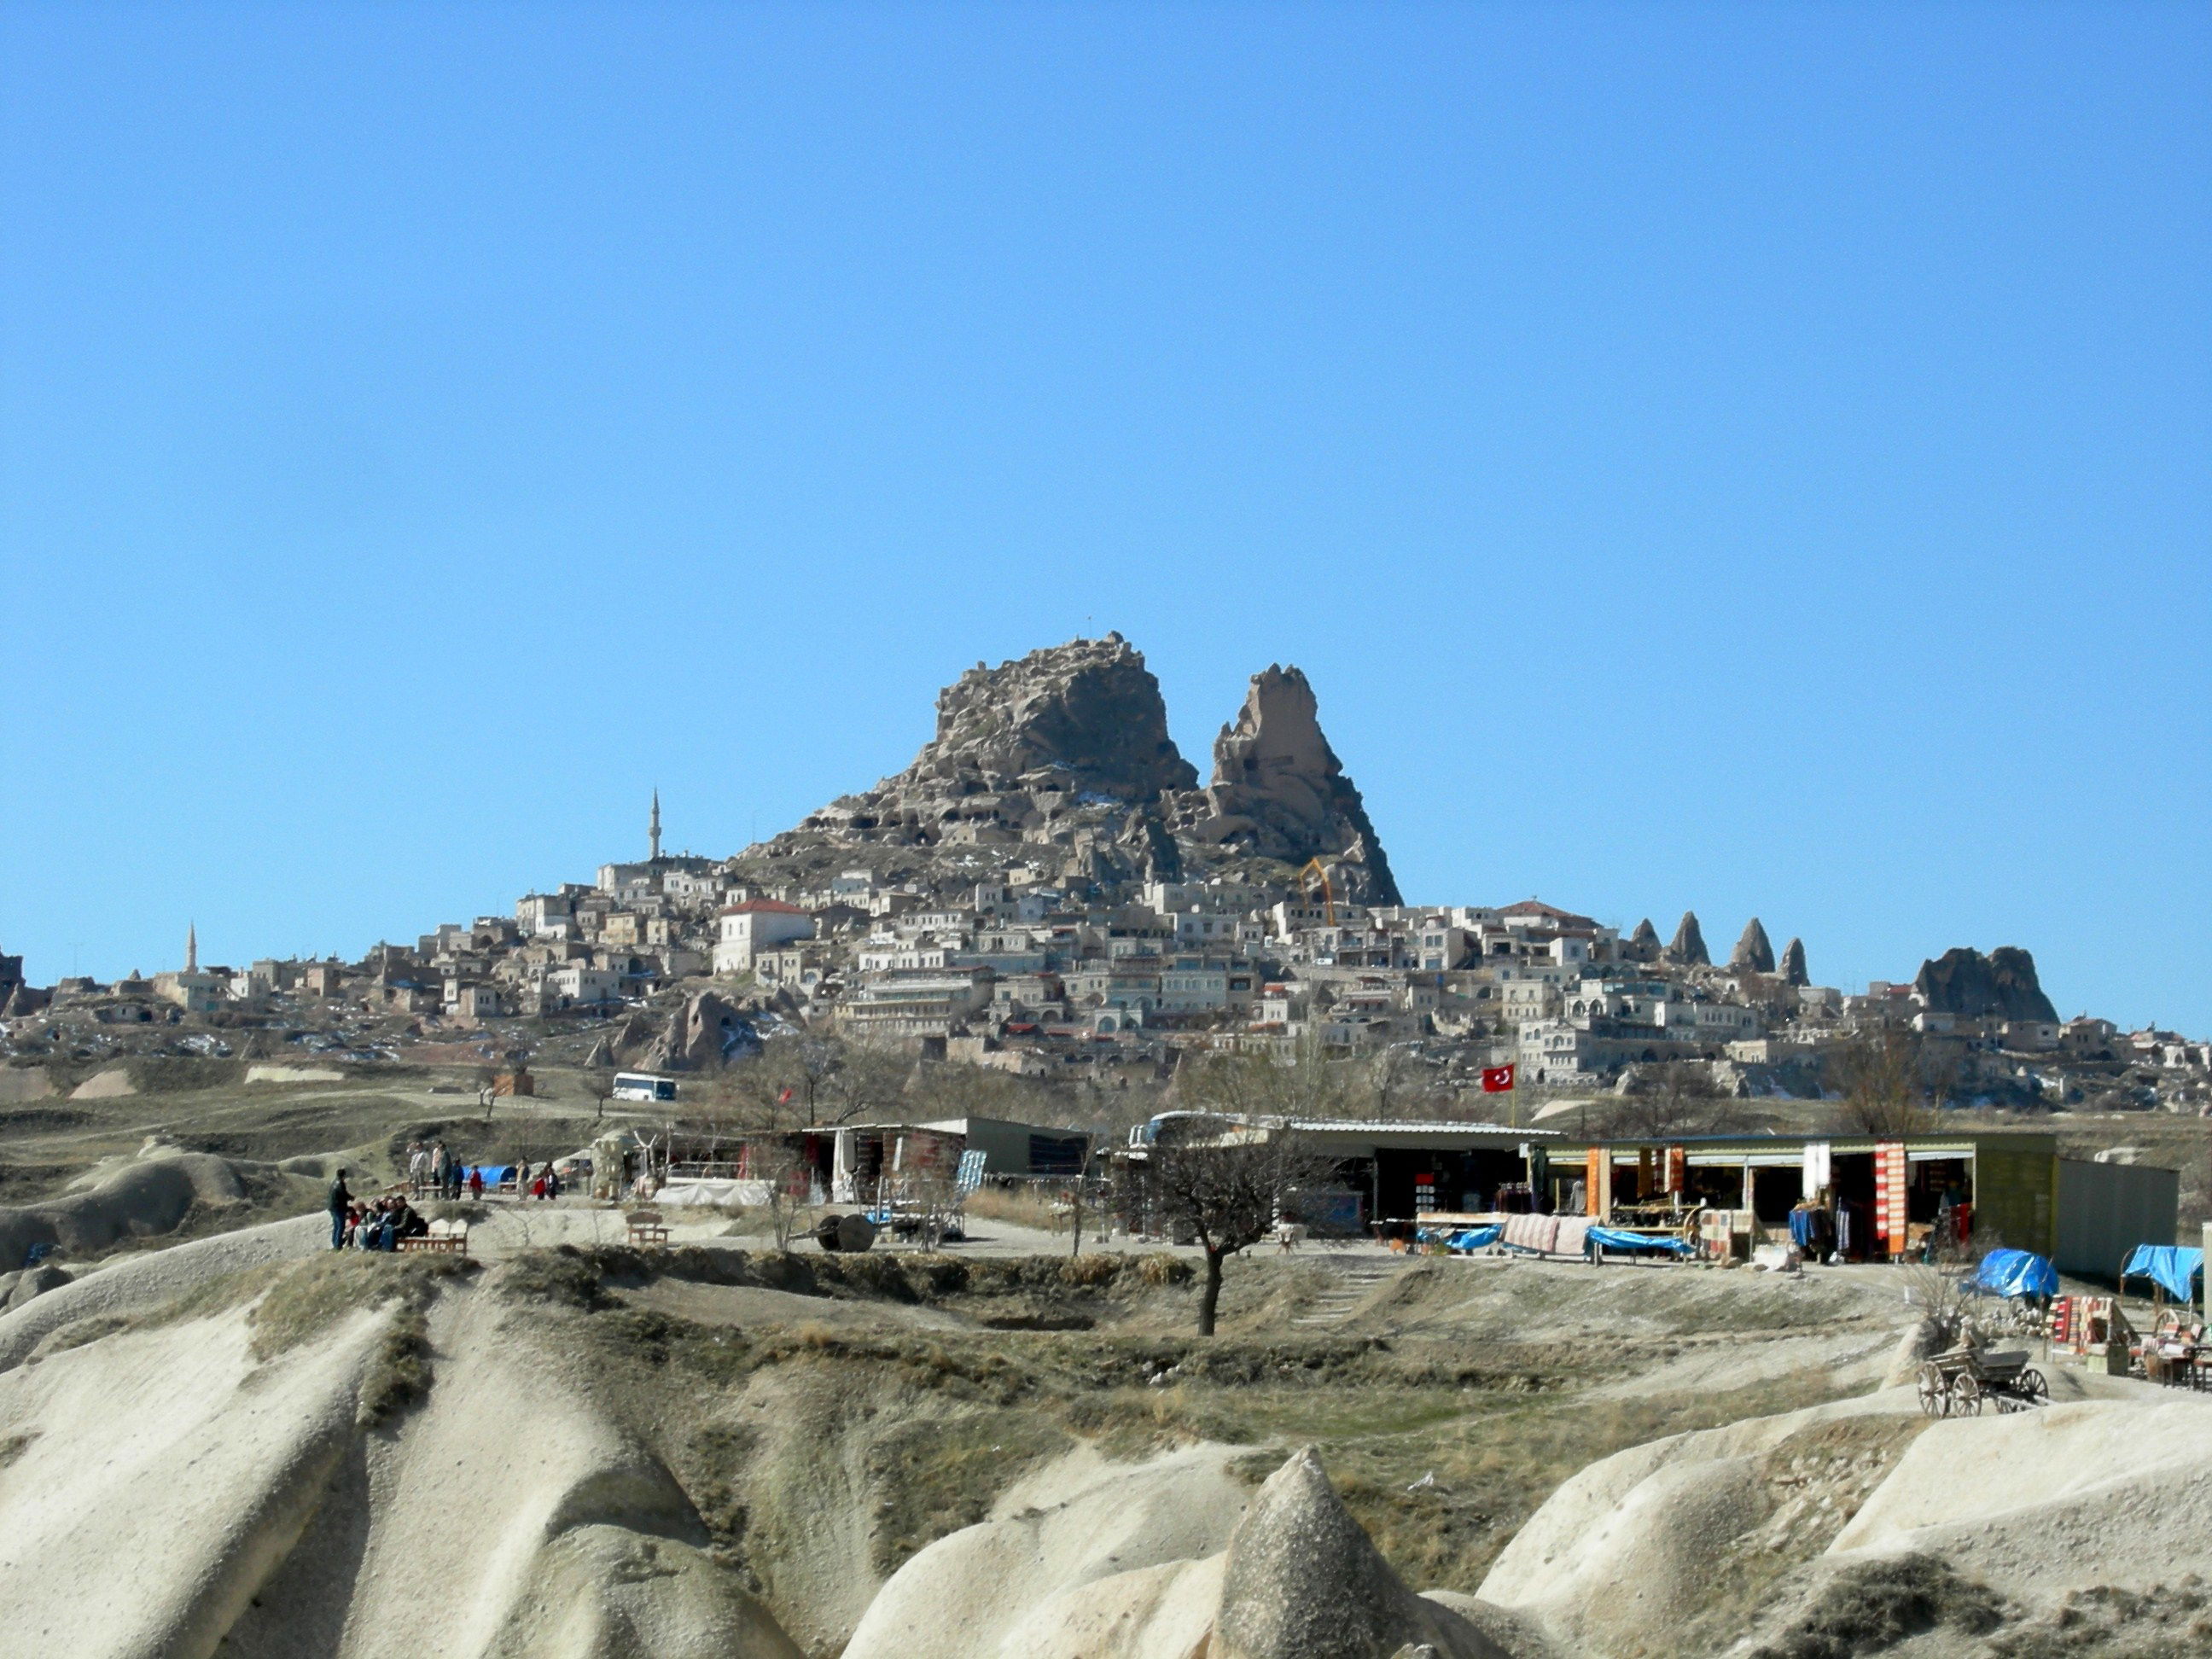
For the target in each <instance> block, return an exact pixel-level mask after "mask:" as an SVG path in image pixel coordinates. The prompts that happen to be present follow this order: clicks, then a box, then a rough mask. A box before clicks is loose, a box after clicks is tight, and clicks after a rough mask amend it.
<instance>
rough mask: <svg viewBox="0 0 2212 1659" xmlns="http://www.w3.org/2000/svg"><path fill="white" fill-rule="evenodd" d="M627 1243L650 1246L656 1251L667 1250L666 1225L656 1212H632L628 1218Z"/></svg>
mask: <svg viewBox="0 0 2212 1659" xmlns="http://www.w3.org/2000/svg"><path fill="white" fill-rule="evenodd" d="M629 1242H630V1243H633V1244H640V1245H643V1244H650V1245H652V1246H653V1248H654V1249H662V1250H665V1249H667V1248H668V1224H667V1223H666V1222H665V1221H664V1220H662V1219H661V1216H660V1212H659V1211H658V1210H636V1211H633V1212H631V1214H630V1218H629Z"/></svg>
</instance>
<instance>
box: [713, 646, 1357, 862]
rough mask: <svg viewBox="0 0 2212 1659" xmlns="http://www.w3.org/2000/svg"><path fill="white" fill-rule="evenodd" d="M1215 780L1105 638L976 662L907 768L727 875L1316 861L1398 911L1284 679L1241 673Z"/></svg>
mask: <svg viewBox="0 0 2212 1659" xmlns="http://www.w3.org/2000/svg"><path fill="white" fill-rule="evenodd" d="M1213 759H1214V766H1213V775H1212V782H1211V784H1210V785H1209V787H1206V788H1205V789H1200V787H1198V774H1197V771H1196V769H1194V767H1193V766H1192V765H1191V763H1189V762H1188V760H1186V759H1185V758H1184V757H1183V756H1182V752H1181V751H1180V750H1178V749H1177V748H1176V743H1175V739H1174V738H1172V737H1170V735H1169V733H1168V722H1167V704H1166V702H1165V700H1164V698H1163V697H1162V696H1161V695H1160V687H1159V681H1158V679H1157V678H1154V676H1153V674H1152V671H1151V670H1150V669H1148V668H1147V667H1146V665H1145V659H1144V657H1143V654H1142V653H1139V652H1138V651H1137V650H1136V649H1135V648H1134V647H1132V646H1131V645H1130V644H1129V642H1128V641H1126V640H1124V639H1123V638H1122V637H1121V635H1119V634H1109V635H1106V637H1105V638H1103V639H1101V640H1074V641H1070V642H1068V643H1067V644H1066V645H1061V646H1055V647H1049V648H1048V649H1045V650H1041V651H1033V652H1031V653H1030V654H1029V655H1027V656H1025V657H1023V658H1020V659H1017V660H1013V661H1009V662H1004V663H1001V664H1000V665H999V666H998V667H996V668H991V667H987V666H986V665H983V664H981V663H978V664H977V665H975V667H974V668H973V669H971V670H969V671H968V672H967V673H965V674H963V675H962V676H961V677H960V678H959V679H958V680H957V681H956V682H954V683H953V684H951V685H949V686H947V687H946V688H945V690H943V691H942V692H940V693H939V696H938V700H937V735H936V736H935V737H934V738H932V739H931V740H930V741H929V742H928V743H927V744H924V745H923V746H922V750H921V753H920V754H919V755H917V756H915V761H914V764H913V765H911V766H909V767H908V768H907V769H906V770H904V771H903V772H900V773H898V774H896V775H894V776H891V777H888V778H885V779H884V780H883V781H880V782H879V783H878V784H877V785H876V787H874V788H872V789H869V790H865V791H862V792H861V793H858V794H853V795H846V796H842V797H841V798H839V799H836V800H835V801H832V802H831V803H830V804H829V805H827V806H824V807H823V808H822V809H820V810H819V811H816V812H813V813H811V814H810V815H809V816H808V817H806V818H805V820H804V821H803V822H802V823H800V824H799V826H798V827H797V828H796V829H792V830H788V831H787V832H785V833H784V834H782V835H780V836H775V838H774V839H773V840H771V841H769V842H763V843H760V844H759V845H757V846H755V847H750V848H747V849H746V850H745V851H744V853H743V854H740V855H739V856H738V859H737V860H734V863H735V864H736V865H737V866H738V868H739V870H740V871H741V872H744V873H749V874H755V875H757V876H758V878H761V879H762V880H763V881H787V880H789V879H791V878H793V877H794V876H796V877H798V878H801V879H803V880H811V879H814V878H819V877H822V876H824V875H827V874H829V873H832V872H835V871H836V870H838V869H840V868H843V867H845V866H854V867H866V868H868V869H870V870H872V871H874V872H877V873H878V874H884V875H896V877H898V878H901V879H905V880H915V881H919V882H921V883H923V884H929V885H933V886H934V887H936V888H937V889H939V890H942V891H945V892H948V893H949V892H951V891H954V890H958V889H961V888H963V887H967V886H969V885H972V884H974V883H975V882H977V881H979V880H984V879H987V878H991V877H992V876H993V875H994V874H996V873H999V872H1007V871H1011V870H1013V869H1015V868H1017V867H1022V868H1024V869H1026V870H1027V872H1029V873H1030V876H1031V877H1033V878H1035V879H1036V880H1038V881H1040V882H1044V883H1060V884H1074V885H1079V886H1085V887H1101V888H1106V889H1112V888H1114V887H1116V886H1120V885H1125V884H1131V883H1135V882H1140V881H1146V880H1161V881H1176V880H1185V879H1205V878H1209V877H1220V878H1224V879H1229V880H1239V881H1256V882H1262V883H1273V884H1288V883H1290V882H1291V880H1292V879H1293V878H1294V875H1295V872H1296V871H1297V868H1298V867H1300V866H1304V864H1306V863H1307V862H1308V861H1309V860H1313V859H1316V858H1318V859H1320V860H1322V863H1323V865H1324V866H1327V867H1328V870H1329V872H1330V875H1331V878H1332V881H1333V883H1334V886H1335V890H1336V891H1337V893H1338V896H1340V897H1345V898H1351V899H1360V900H1364V901H1367V902H1375V903H1386V904H1388V903H1396V902H1398V898H1399V895H1398V888H1397V884H1396V882H1395V879H1394V878H1393V877H1392V876H1391V873H1390V866H1389V860H1388V858H1387V857H1386V856H1385V855H1384V854H1383V848H1382V843H1381V842H1380V840H1379V839H1378V837H1377V836H1376V833H1375V827H1374V825H1373V824H1372V823H1370V821H1369V819H1368V817H1367V812H1366V808H1365V806H1364V804H1363V803H1362V801H1361V799H1360V795H1359V791H1358V788H1357V787H1355V786H1354V785H1353V783H1352V780H1351V779H1350V778H1349V777H1347V776H1346V775H1345V772H1344V768H1343V764H1342V763H1341V762H1340V761H1339V760H1338V758H1337V757H1336V754H1335V751H1334V750H1332V749H1331V748H1330V747H1329V744H1328V738H1326V737H1324V736H1323V735H1322V730H1321V725H1320V721H1319V719H1318V715H1317V707H1316V701H1315V697H1314V693H1313V688H1312V687H1311V685H1310V684H1309V683H1308V682H1307V680H1306V677H1305V676H1304V673H1302V672H1301V671H1299V670H1297V668H1295V667H1292V668H1283V667H1279V666H1274V667H1270V668H1268V669H1267V671H1266V672H1264V673H1261V674H1258V675H1255V676H1254V677H1253V680H1252V685H1251V690H1250V692H1249V695H1248V696H1247V697H1246V699H1245V702H1244V707H1243V710H1242V711H1241V712H1240V713H1239V714H1238V715H1237V720H1235V721H1234V722H1233V723H1232V724H1230V725H1227V726H1223V728H1222V731H1221V736H1220V738H1219V739H1218V741H1217V742H1216V744H1215V745H1214V757H1213Z"/></svg>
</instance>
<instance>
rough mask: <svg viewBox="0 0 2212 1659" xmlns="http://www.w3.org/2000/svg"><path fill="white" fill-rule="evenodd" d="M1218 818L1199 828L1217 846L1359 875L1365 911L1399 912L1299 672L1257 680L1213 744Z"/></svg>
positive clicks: (1211, 790) (1355, 882) (1210, 790)
mask: <svg viewBox="0 0 2212 1659" xmlns="http://www.w3.org/2000/svg"><path fill="white" fill-rule="evenodd" d="M1206 802H1207V805H1209V806H1210V807H1211V808H1212V816H1211V817H1209V818H1208V819H1206V820H1205V821H1204V822H1202V823H1200V824H1199V825H1198V826H1196V831H1197V833H1198V834H1199V836H1200V837H1201V838H1203V839H1204V840H1206V842H1211V843H1214V844H1231V845H1237V846H1240V847H1243V848H1249V850H1250V851H1252V852H1254V853H1256V854H1260V855H1261V857H1263V858H1271V859H1279V860H1283V861H1284V862H1285V863H1288V864H1300V865H1302V864H1304V863H1305V862H1306V861H1307V860H1310V859H1316V858H1318V859H1320V860H1322V861H1323V862H1324V863H1329V862H1335V863H1338V864H1340V865H1342V866H1346V867H1347V868H1348V869H1349V870H1350V872H1352V878H1353V879H1352V883H1351V884H1350V885H1351V886H1352V888H1353V890H1352V891H1351V892H1350V893H1348V894H1347V895H1346V896H1348V897H1350V898H1352V899H1353V900H1355V901H1357V902H1365V903H1371V904H1396V903H1399V902H1401V900H1400V898H1399V896H1398V884H1397V881H1396V880H1395V878H1393V877H1392V875H1391V873H1390V861H1389V859H1388V858H1386V857H1385V856H1384V854H1383V847H1382V843H1381V842H1379V841H1378V840H1377V839H1376V835H1375V826H1374V824H1373V823H1370V821H1369V819H1368V817H1367V808H1366V805H1365V804H1364V802H1362V800H1361V799H1360V798H1359V791H1358V788H1357V787H1355V786H1354V785H1353V783H1352V780H1351V779H1350V778H1348V777H1346V775H1345V774H1344V764H1343V763H1342V762H1341V761H1340V760H1338V759H1337V757H1336V751H1335V750H1333V749H1331V748H1330V747H1329V746H1328V738H1326V737H1324V736H1322V729H1321V720H1320V718H1319V706H1318V704H1317V703H1316V701H1315V698H1314V693H1313V687H1312V685H1311V684H1309V683H1308V681H1307V679H1306V677H1305V675H1304V672H1303V671H1300V670H1298V669H1297V668H1284V667H1282V666H1280V665H1270V666H1269V667H1268V668H1267V670H1266V671H1265V672H1262V673H1258V674H1255V675H1254V676H1253V677H1252V686H1251V690H1249V691H1248V692H1247V693H1246V694H1245V697H1244V707H1243V708H1242V709H1241V710H1239V711H1238V713H1237V719H1236V721H1235V723H1234V724H1232V725H1229V726H1223V727H1222V728H1221V735H1220V737H1218V738H1216V739H1215V740H1214V744H1213V777H1212V781H1211V782H1210V783H1209V784H1208V785H1207V786H1206Z"/></svg>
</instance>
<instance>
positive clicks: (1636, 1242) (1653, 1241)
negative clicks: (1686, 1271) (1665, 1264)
mask: <svg viewBox="0 0 2212 1659" xmlns="http://www.w3.org/2000/svg"><path fill="white" fill-rule="evenodd" d="M1588 1240H1589V1244H1590V1245H1591V1247H1592V1248H1594V1249H1607V1250H1665V1251H1667V1252H1668V1253H1669V1254H1670V1255H1689V1253H1690V1246H1689V1245H1687V1244H1686V1243H1683V1242H1682V1240H1680V1239H1679V1238H1653V1237H1650V1236H1649V1235H1648V1234H1644V1233H1625V1232H1623V1231H1620V1228H1618V1227H1593V1228H1591V1229H1590V1230H1589V1235H1588Z"/></svg>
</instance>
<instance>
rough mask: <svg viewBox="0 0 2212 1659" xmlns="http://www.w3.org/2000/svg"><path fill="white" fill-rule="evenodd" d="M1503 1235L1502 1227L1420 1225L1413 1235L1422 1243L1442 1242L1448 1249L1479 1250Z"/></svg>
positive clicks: (1496, 1241) (1495, 1241)
mask: <svg viewBox="0 0 2212 1659" xmlns="http://www.w3.org/2000/svg"><path fill="white" fill-rule="evenodd" d="M1504 1236H1505V1229H1504V1228H1503V1227H1458V1228H1453V1229H1449V1230H1447V1229H1445V1228H1443V1227H1422V1228H1419V1229H1417V1230H1416V1231H1415V1232H1414V1237H1416V1238H1418V1239H1419V1240H1420V1242H1421V1243H1424V1244H1442V1245H1443V1247H1444V1248H1445V1249H1448V1250H1479V1249H1482V1248H1483V1246H1485V1245H1486V1244H1495V1243H1498V1240H1499V1239H1501V1238H1503V1237H1504Z"/></svg>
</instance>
